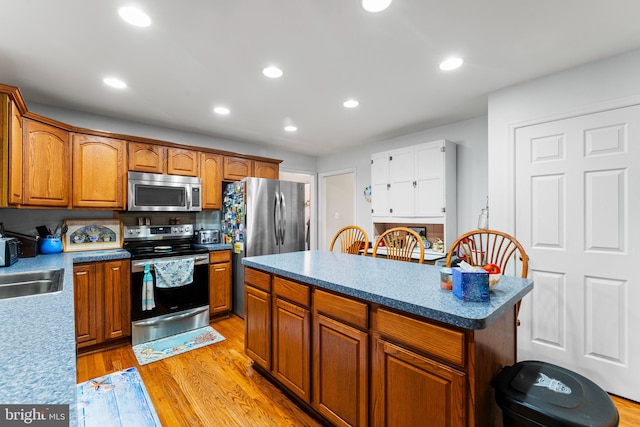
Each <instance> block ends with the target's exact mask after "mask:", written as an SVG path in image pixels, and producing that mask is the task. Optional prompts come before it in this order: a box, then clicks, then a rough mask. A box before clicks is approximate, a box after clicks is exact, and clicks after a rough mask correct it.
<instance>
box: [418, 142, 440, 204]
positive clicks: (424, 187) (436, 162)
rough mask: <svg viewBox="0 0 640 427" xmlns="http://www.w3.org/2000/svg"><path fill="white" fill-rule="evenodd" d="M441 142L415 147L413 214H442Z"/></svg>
mask: <svg viewBox="0 0 640 427" xmlns="http://www.w3.org/2000/svg"><path fill="white" fill-rule="evenodd" d="M443 147H444V144H443V143H434V144H424V145H420V146H418V147H416V149H415V156H414V157H415V160H414V161H415V170H416V191H415V207H416V209H415V215H416V216H420V217H424V216H428V217H441V216H444V212H442V208H444V207H445V202H444V152H443V151H442V148H443Z"/></svg>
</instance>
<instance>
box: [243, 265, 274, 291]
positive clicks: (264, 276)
mask: <svg viewBox="0 0 640 427" xmlns="http://www.w3.org/2000/svg"><path fill="white" fill-rule="evenodd" d="M244 281H245V282H246V283H249V284H251V285H253V286H255V287H256V288H259V289H262V290H263V291H267V292H271V276H270V275H269V274H268V273H263V272H262V271H258V270H254V269H253V268H249V267H245V269H244Z"/></svg>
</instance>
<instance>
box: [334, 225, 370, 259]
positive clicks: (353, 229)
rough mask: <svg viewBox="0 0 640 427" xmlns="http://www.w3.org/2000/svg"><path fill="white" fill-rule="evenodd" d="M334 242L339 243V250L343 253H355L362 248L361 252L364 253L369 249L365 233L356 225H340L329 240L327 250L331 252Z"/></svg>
mask: <svg viewBox="0 0 640 427" xmlns="http://www.w3.org/2000/svg"><path fill="white" fill-rule="evenodd" d="M336 242H339V243H340V252H342V253H345V254H354V255H357V254H359V253H360V251H361V250H362V254H363V255H366V254H367V250H369V239H368V238H367V233H365V231H364V230H363V229H362V228H360V227H358V226H357V225H347V226H346V227H342V228H341V229H340V230H338V232H337V233H336V235H335V236H333V240H332V241H331V246H329V251H331V252H333V247H334V246H335V244H336Z"/></svg>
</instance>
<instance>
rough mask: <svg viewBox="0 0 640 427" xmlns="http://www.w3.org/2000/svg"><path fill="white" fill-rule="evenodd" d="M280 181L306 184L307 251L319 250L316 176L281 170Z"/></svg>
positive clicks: (305, 220)
mask: <svg viewBox="0 0 640 427" xmlns="http://www.w3.org/2000/svg"><path fill="white" fill-rule="evenodd" d="M280 179H281V180H283V181H293V182H301V183H303V184H304V224H305V242H306V244H305V249H306V250H309V249H315V248H317V235H318V231H317V230H318V226H317V222H318V221H317V219H316V218H317V211H316V203H314V202H313V201H314V200H316V175H315V174H309V173H303V172H287V171H283V170H280Z"/></svg>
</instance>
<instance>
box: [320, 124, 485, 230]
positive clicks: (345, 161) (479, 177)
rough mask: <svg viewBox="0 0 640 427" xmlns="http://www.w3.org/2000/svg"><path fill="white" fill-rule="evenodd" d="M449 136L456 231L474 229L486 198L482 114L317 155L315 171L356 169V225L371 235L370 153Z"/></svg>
mask: <svg viewBox="0 0 640 427" xmlns="http://www.w3.org/2000/svg"><path fill="white" fill-rule="evenodd" d="M440 139H448V140H450V141H452V142H455V143H456V144H457V173H458V174H457V180H458V184H457V187H458V188H457V209H458V221H457V228H458V234H460V233H462V232H464V231H468V230H471V229H474V228H476V226H477V225H478V215H479V214H480V209H481V208H483V207H484V206H485V205H486V197H487V118H486V117H485V116H482V117H477V118H475V119H470V120H465V121H461V122H457V123H453V124H450V125H446V126H440V127H437V128H433V129H428V130H424V131H420V132H415V133H412V134H409V135H404V136H401V137H397V138H391V139H388V140H384V141H380V142H376V143H372V144H368V145H365V146H361V147H357V148H354V149H351V150H345V151H341V152H339V153H335V154H332V155H329V156H323V157H320V158H318V172H319V173H323V172H332V171H339V170H345V169H351V168H353V169H355V171H356V224H357V225H359V226H361V227H362V228H364V230H365V231H366V232H367V234H369V235H373V225H372V224H373V222H372V220H371V203H368V202H367V201H366V200H365V198H364V189H365V187H367V186H368V185H370V184H371V154H372V153H378V152H382V151H386V150H393V149H396V148H402V147H407V146H410V145H416V144H421V143H425V142H431V141H437V140H440Z"/></svg>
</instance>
